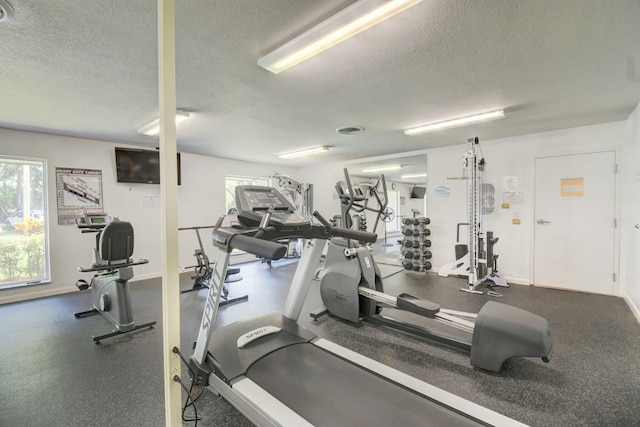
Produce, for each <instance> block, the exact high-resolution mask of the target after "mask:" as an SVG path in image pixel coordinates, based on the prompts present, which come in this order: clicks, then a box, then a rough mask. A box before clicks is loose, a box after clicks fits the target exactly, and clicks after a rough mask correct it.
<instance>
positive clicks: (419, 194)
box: [411, 185, 427, 199]
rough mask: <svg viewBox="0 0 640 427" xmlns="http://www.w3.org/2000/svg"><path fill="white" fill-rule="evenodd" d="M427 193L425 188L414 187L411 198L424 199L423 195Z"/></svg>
mask: <svg viewBox="0 0 640 427" xmlns="http://www.w3.org/2000/svg"><path fill="white" fill-rule="evenodd" d="M426 192H427V187H421V186H419V185H414V186H413V188H412V189H411V198H412V199H424V195H425V194H426Z"/></svg>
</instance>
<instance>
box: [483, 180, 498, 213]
mask: <svg viewBox="0 0 640 427" xmlns="http://www.w3.org/2000/svg"><path fill="white" fill-rule="evenodd" d="M495 209H496V189H495V187H494V186H493V184H482V213H483V214H485V215H489V214H491V213H493V211H494V210H495Z"/></svg>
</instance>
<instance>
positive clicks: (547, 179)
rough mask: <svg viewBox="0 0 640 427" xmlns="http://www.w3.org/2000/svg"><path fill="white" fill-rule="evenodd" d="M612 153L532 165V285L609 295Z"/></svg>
mask: <svg viewBox="0 0 640 427" xmlns="http://www.w3.org/2000/svg"><path fill="white" fill-rule="evenodd" d="M615 164H616V157H615V152H614V151H607V152H600V153H588V154H576V155H567V156H556V157H544V158H538V159H536V160H535V196H534V197H535V218H534V220H535V224H534V227H535V232H534V246H535V248H534V269H533V270H534V274H533V282H534V284H536V285H543V286H551V287H557V288H563V289H571V290H578V291H585V292H594V293H600V294H606V295H613V294H614V291H615V279H614V272H615V271H616V270H615V265H614V257H615V248H614V244H615Z"/></svg>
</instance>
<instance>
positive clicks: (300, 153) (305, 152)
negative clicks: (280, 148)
mask: <svg viewBox="0 0 640 427" xmlns="http://www.w3.org/2000/svg"><path fill="white" fill-rule="evenodd" d="M327 151H329V147H328V146H326V145H322V146H319V147H309V148H303V149H302V150H295V151H288V152H286V153H280V154H278V157H279V158H281V159H293V158H296V157H304V156H311V155H314V154H320V153H326V152H327Z"/></svg>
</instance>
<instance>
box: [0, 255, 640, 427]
mask: <svg viewBox="0 0 640 427" xmlns="http://www.w3.org/2000/svg"><path fill="white" fill-rule="evenodd" d="M241 268H242V276H243V277H244V280H242V281H240V282H237V283H232V284H230V285H229V287H230V292H231V295H232V296H233V295H234V294H238V295H239V294H245V293H246V294H249V301H248V302H244V303H238V304H235V305H231V306H227V307H225V308H222V309H221V310H220V313H219V314H220V315H219V319H218V326H221V325H224V324H227V323H229V322H232V321H234V320H236V319H240V318H243V317H247V316H254V315H259V314H262V313H269V312H275V311H278V310H279V309H280V308H281V305H282V303H283V301H284V298H285V294H286V291H287V283H288V281H289V280H290V278H291V277H292V275H293V271H294V269H295V263H282V264H278V263H274V266H273V267H272V268H269V267H268V266H267V265H266V264H259V263H254V264H251V265H243V266H241ZM385 285H386V288H387V292H388V293H390V294H393V295H397V294H399V293H400V292H409V293H412V294H414V295H416V296H420V297H424V298H427V299H430V300H432V301H436V302H438V303H440V304H441V305H442V306H443V307H445V308H450V309H456V310H463V311H478V310H479V309H480V307H481V306H482V305H483V304H484V303H485V302H486V301H488V300H490V299H491V298H490V297H487V296H485V295H471V294H466V293H463V292H460V291H459V290H458V289H459V288H460V287H461V286H463V285H464V281H463V280H460V279H455V278H449V279H443V278H439V277H437V276H436V275H434V274H426V275H425V274H418V273H410V272H401V273H398V274H395V275H393V276H391V277H389V278H387V280H385ZM188 287H190V281H189V278H188V276H187V275H185V277H184V283H183V288H185V289H186V288H188ZM205 292H206V291H204V290H202V291H199V292H190V293H187V294H183V295H181V296H180V298H181V308H182V323H181V326H182V350H183V352H185V353H186V354H187V355H188V354H189V351H190V348H191V345H192V343H193V341H194V339H195V336H196V331H197V328H198V325H199V322H200V316H201V313H202V308H203V303H204V298H205ZM500 292H501V293H502V294H503V295H504V296H503V298H500V299H498V301H499V302H503V303H507V304H512V305H514V306H517V307H521V308H523V309H526V310H529V311H532V312H534V313H536V314H539V315H541V316H543V317H545V318H546V319H547V320H548V321H549V323H550V326H551V331H552V334H553V337H554V342H555V348H554V355H553V357H552V359H551V362H550V363H549V364H545V363H543V362H542V361H541V360H539V359H522V358H516V359H511V360H509V361H507V362H506V363H505V365H504V366H503V370H502V372H500V373H499V374H494V373H487V372H484V371H480V370H477V369H474V368H473V367H472V366H471V365H470V364H469V359H468V356H467V355H465V354H464V353H460V352H457V351H455V350H451V349H447V348H443V347H441V346H438V345H436V344H431V343H428V342H426V341H424V340H421V339H418V338H414V337H410V336H407V335H405V334H402V333H399V332H396V331H390V330H383V329H379V328H376V327H374V326H372V325H369V324H366V323H365V324H363V325H361V326H356V327H354V326H352V325H350V324H347V323H345V322H343V321H340V320H337V319H334V318H324V319H321V320H320V321H319V322H312V321H311V320H310V319H309V318H308V314H307V313H308V312H309V311H310V310H312V309H315V308H317V307H318V306H319V305H320V299H319V295H318V282H316V281H314V282H313V283H312V287H311V290H310V292H309V295H308V297H307V301H306V303H305V306H304V308H303V314H302V316H301V319H300V323H302V324H303V325H305V326H306V327H308V328H310V329H311V330H312V331H313V332H315V333H316V334H318V335H320V336H322V337H325V338H329V339H331V340H332V341H335V342H336V343H338V344H340V345H343V346H345V347H347V348H350V349H352V350H355V351H358V352H360V353H362V354H364V355H366V356H369V357H371V358H373V359H375V360H378V361H381V362H383V363H386V364H389V365H391V366H393V367H395V368H396V369H399V370H401V371H403V372H406V373H408V374H410V375H413V376H415V377H417V378H420V379H422V380H424V381H427V382H429V383H431V384H433V385H435V386H437V387H440V388H442V389H444V390H447V391H449V392H452V393H455V394H457V395H459V396H462V397H464V398H466V399H469V400H471V401H473V402H475V403H478V404H480V405H483V406H486V407H488V408H490V409H492V410H495V411H497V412H500V413H502V414H504V415H507V416H509V417H512V418H515V419H516V420H518V421H521V422H523V423H526V424H530V425H532V426H544V427H547V426H625V427H626V426H634V425H636V426H637V425H640V407H639V406H638V403H639V402H640V325H639V324H638V322H637V320H636V319H635V318H634V316H633V315H632V313H631V311H630V310H629V308H628V307H627V305H626V303H625V302H624V301H623V300H622V299H620V298H616V297H606V296H599V295H589V294H581V293H573V292H567V291H560V290H551V289H539V288H533V287H528V286H518V285H514V286H512V287H511V288H508V289H501V290H500ZM131 294H132V298H133V302H134V307H135V309H134V310H135V311H134V315H135V317H136V320H137V321H138V322H144V321H148V320H154V319H155V320H157V321H158V325H157V328H156V329H154V330H151V331H143V332H139V333H137V334H135V335H132V336H130V337H126V338H121V339H115V340H110V341H105V342H103V344H102V345H99V346H97V345H94V344H93V341H92V340H91V335H93V334H98V333H104V332H108V331H109V330H110V328H109V325H108V324H107V323H106V320H105V319H103V318H102V317H100V316H94V317H90V318H86V319H75V318H74V316H73V313H74V312H75V311H80V310H84V309H86V308H88V306H89V304H90V293H89V292H88V291H87V292H77V293H73V294H69V295H63V296H56V297H50V298H44V299H40V300H35V301H28V302H22V303H16V304H10V305H4V306H0V324H1V325H2V328H1V329H0V343H1V344H0V384H1V387H0V426H64V427H71V426H83V427H84V426H159V425H163V424H164V406H163V399H164V397H163V381H162V375H163V370H162V355H161V346H162V331H161V323H162V322H161V310H162V309H161V290H160V280H158V279H156V280H147V281H141V282H138V283H135V284H133V285H132V286H131ZM413 320H415V321H417V322H422V319H413ZM183 372H184V374H183V375H184V376H185V377H186V376H187V375H186V370H184V371H183ZM197 408H198V413H199V415H200V416H201V417H202V420H201V421H200V423H199V424H198V425H199V426H248V425H250V424H249V422H248V421H247V420H246V419H244V418H243V417H242V416H241V415H240V414H239V413H238V412H237V411H235V409H233V408H232V407H231V406H230V405H229V404H228V403H226V402H225V401H223V400H222V399H220V398H218V397H216V396H214V395H212V394H211V393H209V392H208V391H206V392H205V393H204V394H203V396H202V398H201V399H200V400H199V401H198V405H197ZM327 410H330V408H327ZM190 414H191V413H190ZM185 425H192V424H185ZM425 425H429V420H425Z"/></svg>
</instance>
